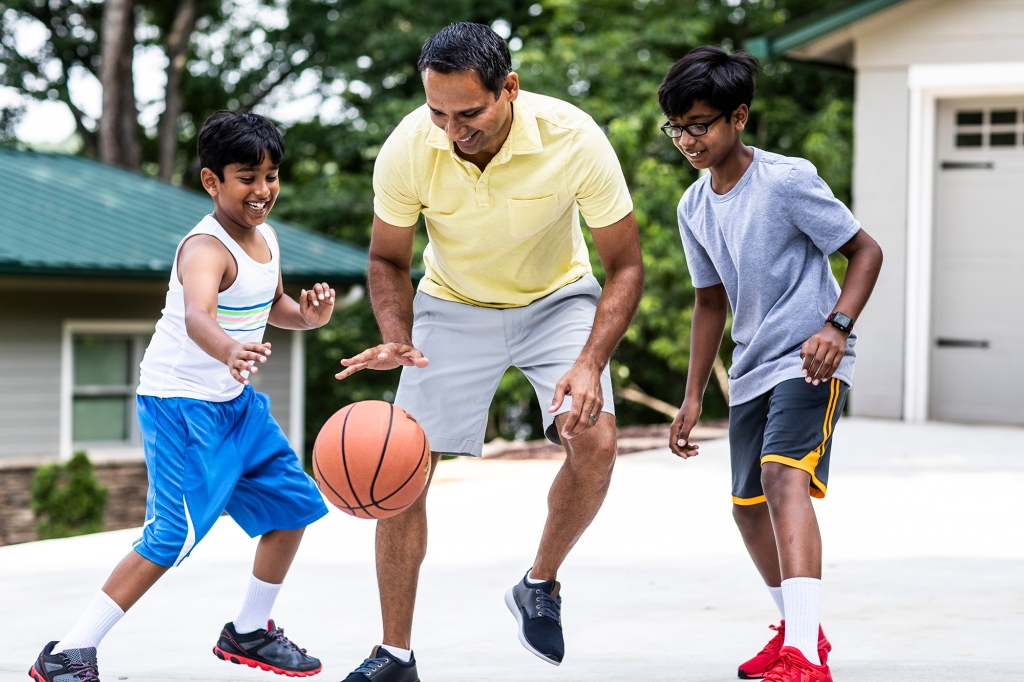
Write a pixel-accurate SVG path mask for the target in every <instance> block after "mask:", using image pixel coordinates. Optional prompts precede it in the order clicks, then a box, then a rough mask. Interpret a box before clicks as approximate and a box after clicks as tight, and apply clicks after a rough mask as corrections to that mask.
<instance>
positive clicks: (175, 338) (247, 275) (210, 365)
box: [137, 216, 281, 402]
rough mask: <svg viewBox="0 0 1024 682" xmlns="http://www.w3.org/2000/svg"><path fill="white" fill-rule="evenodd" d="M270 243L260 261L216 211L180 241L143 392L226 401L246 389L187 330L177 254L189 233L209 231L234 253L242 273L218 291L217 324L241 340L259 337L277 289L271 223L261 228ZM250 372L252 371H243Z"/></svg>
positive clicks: (147, 360)
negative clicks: (223, 224) (234, 236)
mask: <svg viewBox="0 0 1024 682" xmlns="http://www.w3.org/2000/svg"><path fill="white" fill-rule="evenodd" d="M256 229H258V230H259V231H260V234H262V235H263V238H264V239H265V240H266V242H267V246H269V247H270V253H271V257H270V262H269V263H257V262H256V261H254V260H253V259H252V258H250V257H249V255H248V254H247V253H246V252H245V251H244V250H243V249H242V247H241V246H239V245H238V244H237V243H236V242H235V240H234V239H232V238H231V235H229V234H228V233H227V232H226V231H225V230H224V228H223V227H221V225H220V223H218V222H217V221H216V220H215V219H214V218H213V216H206V217H205V218H203V219H202V221H200V223H199V224H198V225H196V226H195V227H194V228H193V229H192V231H191V232H189V233H188V234H187V235H186V236H185V239H182V240H181V242H180V243H179V244H178V248H177V250H176V251H175V252H174V264H173V265H172V266H171V281H170V283H169V284H168V287H167V301H166V303H165V304H164V309H163V314H162V316H161V317H160V321H159V322H157V323H156V332H155V333H154V334H153V340H152V341H150V343H149V347H148V348H146V355H145V356H144V357H143V359H142V365H141V367H140V370H141V371H140V378H139V388H138V391H137V392H138V394H139V395H151V396H155V397H157V398H195V399H197V400H208V401H211V402H226V401H228V400H231V399H232V398H235V397H236V396H238V394H240V393H241V392H242V390H243V389H244V388H245V387H244V386H243V385H242V384H240V383H238V382H237V381H235V379H234V378H233V377H232V376H231V372H230V370H228V368H227V365H225V364H224V363H222V362H221V361H219V360H216V359H214V358H213V357H211V356H209V355H207V354H206V351H204V350H203V349H202V348H200V347H199V346H198V345H196V343H195V341H193V340H192V339H190V338H189V336H188V333H187V332H186V330H185V298H184V294H183V290H182V286H181V282H179V281H178V253H180V251H181V245H182V244H184V243H185V240H187V239H188V238H189V237H191V236H193V235H197V234H208V235H210V236H212V237H216V238H217V239H219V240H220V241H221V243H222V244H224V246H225V248H227V250H228V251H230V252H231V255H232V256H234V258H235V264H236V266H237V270H238V274H237V275H236V276H235V281H234V282H232V284H231V286H229V287H228V288H227V289H225V290H224V291H222V292H220V293H219V294H217V324H219V325H220V327H221V329H223V330H224V331H225V333H227V335H228V336H230V337H231V338H233V339H234V340H236V341H238V342H239V343H249V342H252V341H256V342H260V341H262V340H263V330H264V329H266V326H267V320H268V319H269V318H270V306H271V305H273V303H274V294H276V293H277V283H278V271H279V268H280V262H281V261H280V259H281V252H280V249H279V248H278V244H277V240H276V239H275V238H274V233H273V231H271V229H270V228H269V227H268V226H267V225H265V224H264V225H258V226H257V227H256ZM243 375H246V376H247V375H248V372H243Z"/></svg>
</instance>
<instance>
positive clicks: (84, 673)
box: [64, 656, 100, 682]
mask: <svg viewBox="0 0 1024 682" xmlns="http://www.w3.org/2000/svg"><path fill="white" fill-rule="evenodd" d="M64 663H65V665H67V667H69V668H71V671H72V672H73V673H74V675H75V679H76V680H77V681H78V682H100V668H99V665H98V664H97V663H96V662H95V661H91V662H88V663H86V662H84V661H73V660H71V659H70V658H68V657H67V656H65V657H64Z"/></svg>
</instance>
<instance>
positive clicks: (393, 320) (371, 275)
mask: <svg viewBox="0 0 1024 682" xmlns="http://www.w3.org/2000/svg"><path fill="white" fill-rule="evenodd" d="M367 280H368V284H369V288H370V304H371V305H372V306H373V315H374V317H376V318H377V326H378V327H380V335H381V339H382V340H383V342H384V343H404V344H410V345H411V344H412V299H413V293H414V290H413V286H412V280H411V279H410V277H409V271H408V270H407V269H403V268H400V267H398V266H397V265H395V264H394V263H392V262H391V261H388V260H385V259H383V258H370V267H369V270H368V273H367Z"/></svg>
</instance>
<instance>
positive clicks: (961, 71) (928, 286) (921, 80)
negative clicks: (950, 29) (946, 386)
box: [903, 62, 1024, 422]
mask: <svg viewBox="0 0 1024 682" xmlns="http://www.w3.org/2000/svg"><path fill="white" fill-rule="evenodd" d="M907 85H908V87H909V89H910V121H909V123H910V125H909V131H908V132H909V141H908V143H909V155H908V159H909V168H908V182H907V264H906V265H907V292H906V321H905V335H904V336H905V341H904V344H905V345H904V352H903V359H904V371H903V419H904V421H908V422H923V421H926V420H927V419H928V390H929V386H928V371H929V359H930V357H931V343H930V341H931V308H932V258H933V242H932V236H933V234H934V207H935V143H936V133H935V115H936V107H937V105H938V100H940V99H953V98H962V97H989V96H993V95H995V96H1000V95H1021V94H1024V62H993V63H988V64H986V63H974V64H925V65H912V66H911V67H910V69H909V71H908V73H907Z"/></svg>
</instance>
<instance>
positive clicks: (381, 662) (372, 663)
mask: <svg viewBox="0 0 1024 682" xmlns="http://www.w3.org/2000/svg"><path fill="white" fill-rule="evenodd" d="M388 660H389V659H387V658H386V657H384V656H379V657H377V658H368V659H366V660H365V661H363V662H362V664H361V665H360V666H359V667H358V668H356V669H355V670H353V671H352V672H353V673H375V672H377V671H378V670H380V669H381V668H383V667H384V666H385V665H387V664H388Z"/></svg>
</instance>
